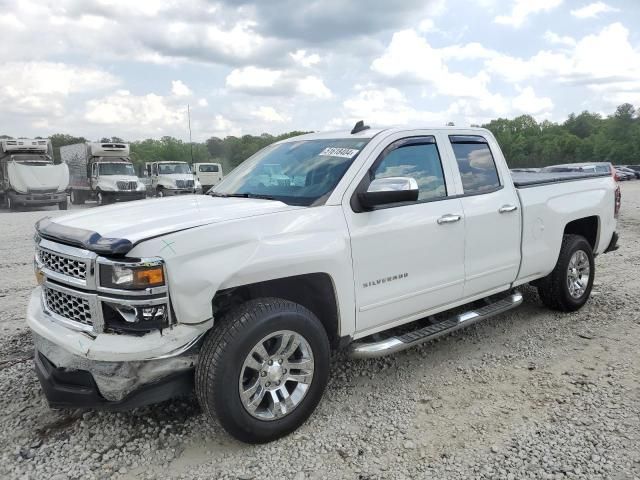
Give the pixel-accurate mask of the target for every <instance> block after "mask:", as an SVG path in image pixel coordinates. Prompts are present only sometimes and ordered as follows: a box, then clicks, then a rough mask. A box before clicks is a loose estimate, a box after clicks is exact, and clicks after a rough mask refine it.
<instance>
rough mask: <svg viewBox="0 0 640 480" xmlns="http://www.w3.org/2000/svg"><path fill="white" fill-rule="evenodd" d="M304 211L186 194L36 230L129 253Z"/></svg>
mask: <svg viewBox="0 0 640 480" xmlns="http://www.w3.org/2000/svg"><path fill="white" fill-rule="evenodd" d="M300 208H304V207H297V206H290V205H286V204H285V203H282V202H278V201H272V200H258V199H249V198H220V197H211V196H208V195H187V196H180V197H166V198H160V199H151V200H139V201H136V202H129V203H123V204H119V205H112V206H108V207H99V208H95V209H91V210H82V211H79V212H78V213H74V214H72V215H65V216H63V217H56V218H55V219H50V218H45V219H43V220H41V221H40V222H38V224H37V225H36V229H37V230H38V232H39V233H40V235H42V236H43V237H46V238H51V239H53V240H59V241H62V242H64V243H70V244H72V245H77V246H81V247H82V248H86V249H89V250H93V251H95V252H98V253H105V254H112V255H117V254H125V253H127V252H128V251H129V250H131V248H133V246H134V245H135V244H136V243H138V242H140V241H142V240H145V239H148V238H153V237H158V236H161V235H166V234H168V233H172V232H176V231H179V230H186V229H188V228H194V227H198V226H202V225H207V224H211V223H218V222H225V221H228V220H236V219H240V218H246V217H252V216H256V215H266V214H270V213H276V212H282V211H286V210H294V209H300Z"/></svg>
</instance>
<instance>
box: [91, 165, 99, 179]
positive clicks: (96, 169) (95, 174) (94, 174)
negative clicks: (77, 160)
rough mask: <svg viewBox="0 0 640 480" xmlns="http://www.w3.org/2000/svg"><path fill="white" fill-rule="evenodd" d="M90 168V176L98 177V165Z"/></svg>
mask: <svg viewBox="0 0 640 480" xmlns="http://www.w3.org/2000/svg"><path fill="white" fill-rule="evenodd" d="M92 168H93V172H92V173H91V176H93V177H97V176H98V164H97V163H94V164H93V167H92Z"/></svg>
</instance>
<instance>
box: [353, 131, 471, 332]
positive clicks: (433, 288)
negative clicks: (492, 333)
mask: <svg viewBox="0 0 640 480" xmlns="http://www.w3.org/2000/svg"><path fill="white" fill-rule="evenodd" d="M398 136H399V138H394V139H393V140H391V141H390V142H389V143H385V145H386V147H384V149H383V151H382V152H380V153H379V155H378V156H377V158H376V160H375V161H374V162H373V164H372V165H371V167H370V168H369V169H368V170H367V172H366V173H365V175H364V178H362V180H361V181H360V184H359V186H358V188H363V183H364V184H365V185H364V189H365V190H366V187H367V185H368V182H370V181H372V180H373V179H377V178H384V177H412V178H414V179H415V180H416V182H417V183H418V188H419V195H418V200H417V201H413V202H404V203H399V204H388V205H384V206H379V207H374V209H373V210H371V211H355V210H354V208H353V202H351V201H350V200H348V201H347V203H346V204H343V205H344V208H345V214H346V218H347V223H348V228H349V231H350V235H351V249H352V259H353V269H354V275H355V292H356V330H357V333H358V334H359V335H362V334H363V333H364V332H366V333H367V334H368V333H373V332H375V331H379V330H383V329H385V328H390V327H391V326H393V325H394V324H401V323H405V322H408V321H411V320H414V319H418V318H421V317H422V316H424V315H425V313H426V312H428V311H429V310H432V309H434V308H437V307H439V306H442V305H447V304H450V303H452V302H454V301H456V300H459V299H460V298H462V295H463V288H464V216H463V210H462V204H461V201H460V199H459V198H456V193H457V192H456V190H455V186H454V181H453V178H454V176H453V175H452V173H451V167H450V165H448V164H446V161H447V159H446V157H445V158H442V157H441V156H440V153H439V149H438V145H437V143H436V139H435V137H434V136H432V135H425V136H417V137H405V138H402V136H401V135H400V134H396V135H395V136H394V137H398ZM392 138H393V137H392ZM374 155H375V154H374ZM356 191H357V189H356ZM354 195H357V194H356V193H354ZM352 199H353V197H352Z"/></svg>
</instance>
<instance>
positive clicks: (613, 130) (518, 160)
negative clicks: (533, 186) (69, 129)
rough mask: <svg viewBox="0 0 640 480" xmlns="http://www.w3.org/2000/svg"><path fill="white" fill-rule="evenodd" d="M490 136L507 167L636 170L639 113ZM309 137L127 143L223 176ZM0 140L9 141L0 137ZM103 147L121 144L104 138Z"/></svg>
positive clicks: (137, 155)
mask: <svg viewBox="0 0 640 480" xmlns="http://www.w3.org/2000/svg"><path fill="white" fill-rule="evenodd" d="M483 127H485V128H488V129H489V130H491V132H493V134H494V135H495V137H496V139H497V140H498V142H499V144H500V146H501V147H502V151H503V152H504V155H505V157H506V159H507V162H508V164H509V166H510V167H512V168H515V167H542V166H546V165H553V164H558V163H572V162H612V163H613V164H616V165H627V164H640V111H637V110H636V109H635V108H634V106H633V105H631V104H628V103H625V104H623V105H620V106H619V107H618V108H617V109H616V111H615V112H614V113H613V114H611V115H608V116H602V115H600V114H598V113H591V112H588V111H584V112H582V113H580V114H574V113H572V114H571V115H569V117H568V118H567V119H566V120H565V121H564V122H562V123H554V122H550V121H548V120H545V121H543V122H537V121H536V120H535V119H534V118H533V117H532V116H530V115H522V116H519V117H516V118H514V119H511V120H509V119H505V118H499V119H497V120H492V121H491V122H489V123H487V124H485V125H483ZM303 133H307V132H301V131H294V132H288V133H284V134H282V135H277V136H274V135H270V134H268V133H263V134H262V135H259V136H256V135H243V136H241V137H234V136H229V137H225V138H218V137H211V138H209V139H207V140H206V141H205V142H193V143H189V142H183V141H182V140H179V139H177V138H174V137H169V136H165V137H162V138H160V139H153V138H149V139H146V140H137V141H130V142H129V143H130V145H131V159H132V161H133V162H134V163H135V164H136V166H138V167H141V166H142V165H143V164H144V163H145V162H151V161H163V160H164V161H176V160H179V161H186V162H191V160H192V159H193V162H206V161H215V162H219V163H222V164H223V170H224V172H225V173H228V172H230V171H231V170H232V169H233V168H235V167H236V166H238V165H239V164H240V163H242V162H243V161H244V160H246V159H247V158H249V157H250V156H251V155H253V154H254V153H255V152H257V151H258V150H260V149H261V148H264V147H266V146H267V145H269V144H271V143H273V142H276V141H279V140H282V139H285V138H289V137H293V136H296V135H301V134H303ZM0 138H11V137H7V136H6V135H0ZM49 138H50V139H51V142H52V145H53V152H54V157H55V159H56V160H57V161H59V160H60V147H61V146H63V145H71V144H74V143H80V142H86V141H87V139H85V138H84V137H74V136H72V135H68V134H62V133H56V134H53V135H50V136H49ZM100 141H102V142H124V141H126V140H123V139H121V138H119V137H104V138H102V139H100Z"/></svg>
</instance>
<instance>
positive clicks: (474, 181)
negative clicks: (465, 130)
mask: <svg viewBox="0 0 640 480" xmlns="http://www.w3.org/2000/svg"><path fill="white" fill-rule="evenodd" d="M449 140H450V141H451V146H452V147H453V153H454V154H455V156H456V161H457V163H458V169H459V170H460V177H461V178H462V187H463V188H464V194H465V195H477V194H480V193H488V192H493V191H495V190H498V189H500V188H501V185H500V177H499V176H498V170H497V168H496V162H495V160H494V158H493V154H492V153H491V149H490V148H489V144H488V143H487V141H486V139H485V138H484V137H481V136H479V135H477V136H476V135H451V136H450V137H449Z"/></svg>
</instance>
